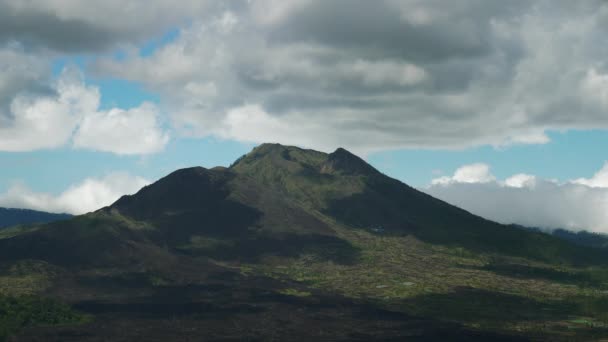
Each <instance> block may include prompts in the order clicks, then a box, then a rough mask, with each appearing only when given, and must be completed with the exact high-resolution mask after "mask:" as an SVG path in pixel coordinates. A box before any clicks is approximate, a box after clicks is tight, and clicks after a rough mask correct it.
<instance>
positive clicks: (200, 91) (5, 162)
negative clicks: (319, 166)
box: [0, 0, 608, 232]
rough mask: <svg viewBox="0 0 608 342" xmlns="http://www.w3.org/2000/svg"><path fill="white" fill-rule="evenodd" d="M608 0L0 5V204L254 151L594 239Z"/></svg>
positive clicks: (109, 186)
mask: <svg viewBox="0 0 608 342" xmlns="http://www.w3.org/2000/svg"><path fill="white" fill-rule="evenodd" d="M607 43H608V3H606V2H604V1H599V0H597V1H594V0H583V1H576V2H573V1H566V0H552V1H543V0H525V1H524V0H512V1H499V0H460V1H449V2H447V1H443V0H377V1H367V0H332V1H322V0H291V1H284V0H232V1H231V0H229V1H218V0H215V1H211V0H208V1H206V0H196V1H195V0H182V1H179V2H175V1H168V0H148V1H141V0H121V1H118V0H106V1H103V2H102V1H94V2H91V1H81V0H28V1H11V0H0V206H7V207H20V208H31V209H38V210H46V211H52V212H69V213H74V214H81V213H85V212H88V211H92V210H95V209H97V208H100V207H102V206H105V205H108V204H111V203H112V202H113V201H114V200H116V199H117V198H118V197H120V196H121V195H123V194H129V193H134V192H136V191H137V190H138V189H139V188H141V187H142V186H144V185H146V184H149V183H150V182H153V181H155V180H157V179H159V178H160V177H162V176H164V175H166V174H167V173H169V172H171V171H173V170H175V169H178V168H182V167H188V166H195V165H202V166H205V167H212V166H216V165H224V166H226V165H229V164H230V163H231V162H232V161H233V160H234V159H236V158H237V157H238V156H240V155H242V154H245V153H247V152H248V151H250V150H251V149H252V148H253V147H254V146H255V145H256V144H259V143H263V142H279V143H283V144H288V145H296V146H301V147H306V148H314V149H317V150H321V151H325V152H331V151H333V150H335V149H336V148H337V147H344V148H347V149H349V150H351V151H352V152H354V153H357V154H359V155H361V156H362V157H364V158H365V159H366V160H367V161H368V162H370V163H371V164H372V165H374V166H375V167H377V168H378V169H379V170H381V171H382V172H384V173H386V174H387V175H389V176H391V177H394V178H397V179H400V180H402V181H404V182H406V183H408V184H410V185H412V186H415V187H416V188H418V189H420V190H422V191H425V192H428V193H430V194H432V195H434V196H436V197H438V198H441V199H443V200H446V201H448V202H450V203H453V204H456V205H458V206H460V207H463V208H465V209H467V210H469V211H471V212H473V213H476V214H479V215H482V216H484V217H487V218H489V219H493V220H497V221H499V222H502V223H518V224H525V225H530V226H536V227H541V228H569V229H573V230H582V229H585V230H590V231H596V232H608V210H607V209H608V164H606V162H607V161H608V152H607V150H608V149H607V148H606V147H608V62H607V61H606V56H608V44H607Z"/></svg>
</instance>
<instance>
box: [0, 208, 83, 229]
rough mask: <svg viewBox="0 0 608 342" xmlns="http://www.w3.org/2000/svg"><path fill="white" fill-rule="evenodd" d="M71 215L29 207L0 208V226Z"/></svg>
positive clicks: (45, 221) (45, 220)
mask: <svg viewBox="0 0 608 342" xmlns="http://www.w3.org/2000/svg"><path fill="white" fill-rule="evenodd" d="M70 217H71V215H68V214H51V213H46V212H43V211H36V210H28V209H10V208H0V228H6V227H10V226H16V225H22V224H32V223H47V222H53V221H59V220H65V219H68V218H70Z"/></svg>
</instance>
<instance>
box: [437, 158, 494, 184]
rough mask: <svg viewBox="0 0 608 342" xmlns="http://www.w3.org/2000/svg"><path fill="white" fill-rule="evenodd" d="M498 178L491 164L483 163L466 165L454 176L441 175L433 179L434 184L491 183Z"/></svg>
mask: <svg viewBox="0 0 608 342" xmlns="http://www.w3.org/2000/svg"><path fill="white" fill-rule="evenodd" d="M494 180H496V177H494V175H492V173H491V172H490V166H489V165H487V164H483V163H477V164H470V165H465V166H462V167H460V168H458V169H457V170H456V172H454V175H453V176H452V177H447V176H445V177H440V178H436V179H433V181H432V184H435V185H438V184H443V185H447V184H451V183H489V182H492V181H494Z"/></svg>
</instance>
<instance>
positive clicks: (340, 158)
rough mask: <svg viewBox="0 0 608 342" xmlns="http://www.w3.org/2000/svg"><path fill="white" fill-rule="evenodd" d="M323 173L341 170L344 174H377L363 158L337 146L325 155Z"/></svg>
mask: <svg viewBox="0 0 608 342" xmlns="http://www.w3.org/2000/svg"><path fill="white" fill-rule="evenodd" d="M321 172H323V173H332V172H341V173H345V174H363V175H370V174H377V173H379V172H378V170H376V169H375V168H374V167H372V166H371V165H369V164H368V163H366V162H365V161H364V160H363V159H361V158H359V157H358V156H356V155H354V154H353V153H351V152H349V151H348V150H346V149H344V148H342V147H339V148H338V149H336V150H335V151H334V152H333V153H330V154H329V155H328V156H327V161H326V162H325V163H324V165H323V166H322V168H321Z"/></svg>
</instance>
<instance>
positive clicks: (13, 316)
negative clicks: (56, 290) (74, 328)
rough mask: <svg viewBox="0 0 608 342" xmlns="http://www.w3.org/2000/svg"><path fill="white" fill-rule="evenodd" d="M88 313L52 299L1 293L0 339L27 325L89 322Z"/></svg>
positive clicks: (4, 338)
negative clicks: (11, 295)
mask: <svg viewBox="0 0 608 342" xmlns="http://www.w3.org/2000/svg"><path fill="white" fill-rule="evenodd" d="M88 320H89V318H88V317H87V316H86V315H83V314H80V313H77V312H75V311H73V310H72V309H71V308H70V307H69V306H67V305H65V304H62V303H59V302H57V301H55V300H52V299H46V298H41V297H36V296H20V297H9V296H2V295H0V341H4V340H6V339H7V338H8V337H9V336H10V335H12V334H14V333H16V332H18V331H19V330H21V329H23V328H27V327H34V326H50V325H61V324H79V323H84V322H87V321H88Z"/></svg>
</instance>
